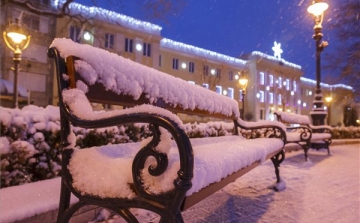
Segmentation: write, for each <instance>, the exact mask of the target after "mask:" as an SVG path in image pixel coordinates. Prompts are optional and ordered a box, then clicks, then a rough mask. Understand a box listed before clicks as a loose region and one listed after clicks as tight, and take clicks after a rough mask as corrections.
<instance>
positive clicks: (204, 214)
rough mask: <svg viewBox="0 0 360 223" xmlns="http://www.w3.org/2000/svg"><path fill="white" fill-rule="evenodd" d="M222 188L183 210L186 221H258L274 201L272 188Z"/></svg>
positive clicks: (200, 222)
mask: <svg viewBox="0 0 360 223" xmlns="http://www.w3.org/2000/svg"><path fill="white" fill-rule="evenodd" d="M231 188H232V189H231V191H225V190H221V191H219V192H217V193H215V194H213V195H211V196H210V197H208V198H207V199H205V200H203V201H201V202H200V203H198V204H196V205H195V206H193V207H191V208H190V209H188V210H186V211H185V212H183V217H184V221H185V222H186V223H220V222H227V223H235V222H249V223H252V222H258V221H259V219H260V218H261V216H262V215H263V214H264V213H266V212H267V210H268V207H269V204H270V203H271V202H272V201H273V195H274V193H276V192H274V191H273V190H271V189H266V188H265V189H262V190H259V189H256V188H253V187H246V188H234V187H231Z"/></svg>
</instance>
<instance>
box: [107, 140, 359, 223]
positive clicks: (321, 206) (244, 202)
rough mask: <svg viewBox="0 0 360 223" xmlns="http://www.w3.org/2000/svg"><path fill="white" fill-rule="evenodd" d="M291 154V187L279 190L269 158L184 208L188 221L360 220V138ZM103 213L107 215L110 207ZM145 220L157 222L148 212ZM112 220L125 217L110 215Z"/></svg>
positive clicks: (285, 174)
mask: <svg viewBox="0 0 360 223" xmlns="http://www.w3.org/2000/svg"><path fill="white" fill-rule="evenodd" d="M331 153H332V155H330V156H329V155H327V151H326V150H320V151H316V150H310V152H309V157H310V161H308V162H305V161H304V154H303V152H302V151H297V152H292V153H287V154H286V159H285V161H284V162H283V164H282V165H281V170H280V171H281V176H282V178H283V179H284V180H285V181H286V184H287V188H286V189H285V190H284V191H281V192H274V191H273V190H271V189H268V186H269V185H271V184H272V183H274V173H273V171H274V168H273V166H272V163H271V161H267V162H265V163H264V164H263V165H261V166H260V167H257V168H255V169H254V170H252V171H251V172H249V173H248V174H246V175H245V176H243V177H241V178H239V179H238V180H237V181H235V182H234V183H232V184H230V185H228V186H227V187H225V188H224V189H222V190H221V191H219V192H217V193H215V194H213V195H212V196H210V197H208V198H207V199H205V200H203V201H202V202H200V203H198V204H197V205H195V206H193V207H191V208H190V209H188V210H187V211H185V212H183V216H184V221H185V222H186V223H195V222H196V223H219V222H234V223H235V222H259V223H260V222H264V223H265V222H277V223H285V222H296V223H310V222H314V223H315V222H316V223H335V222H340V223H350V222H351V223H356V222H360V164H359V163H360V144H353V145H337V146H331ZM103 215H106V213H104V214H103ZM138 217H139V220H140V222H157V220H158V219H157V218H156V217H154V216H152V215H148V213H147V212H141V213H139V216H138ZM103 222H108V223H110V222H111V223H118V222H123V221H122V220H120V219H119V218H117V217H116V216H115V217H110V218H109V219H108V220H107V221H103Z"/></svg>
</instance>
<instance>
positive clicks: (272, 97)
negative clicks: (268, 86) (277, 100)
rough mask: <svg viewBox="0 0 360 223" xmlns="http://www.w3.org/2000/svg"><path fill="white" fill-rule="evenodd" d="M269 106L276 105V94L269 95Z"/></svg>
mask: <svg viewBox="0 0 360 223" xmlns="http://www.w3.org/2000/svg"><path fill="white" fill-rule="evenodd" d="M269 104H274V93H272V92H270V93H269Z"/></svg>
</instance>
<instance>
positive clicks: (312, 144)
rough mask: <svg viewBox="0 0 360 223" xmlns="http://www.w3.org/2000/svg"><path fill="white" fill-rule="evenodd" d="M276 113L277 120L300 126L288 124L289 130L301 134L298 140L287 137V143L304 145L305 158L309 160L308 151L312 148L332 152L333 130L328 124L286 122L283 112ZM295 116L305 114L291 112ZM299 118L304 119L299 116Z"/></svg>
mask: <svg viewBox="0 0 360 223" xmlns="http://www.w3.org/2000/svg"><path fill="white" fill-rule="evenodd" d="M274 115H275V116H276V118H277V120H278V121H279V122H282V123H284V124H286V125H289V124H295V125H298V126H296V127H295V126H288V127H286V128H287V130H288V131H289V132H292V133H294V132H297V133H299V134H300V137H299V140H298V141H289V138H290V137H287V141H286V144H289V143H296V144H298V145H300V146H301V147H302V149H303V150H304V154H305V160H306V161H307V160H308V151H309V149H310V148H314V149H321V148H325V149H327V151H328V154H330V147H329V145H330V144H331V141H332V140H331V139H332V130H331V128H330V127H327V126H314V125H311V124H310V122H301V121H299V122H285V121H283V118H282V117H281V112H274ZM291 115H293V116H299V117H301V116H304V115H299V114H291ZM298 120H302V119H301V118H299V119H298ZM322 133H329V134H330V137H324V136H323V135H320V134H322ZM319 140H322V141H324V143H318V141H319Z"/></svg>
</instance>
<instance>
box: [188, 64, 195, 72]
mask: <svg viewBox="0 0 360 223" xmlns="http://www.w3.org/2000/svg"><path fill="white" fill-rule="evenodd" d="M194 71H195V63H194V62H189V72H190V73H194Z"/></svg>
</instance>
